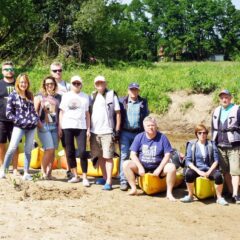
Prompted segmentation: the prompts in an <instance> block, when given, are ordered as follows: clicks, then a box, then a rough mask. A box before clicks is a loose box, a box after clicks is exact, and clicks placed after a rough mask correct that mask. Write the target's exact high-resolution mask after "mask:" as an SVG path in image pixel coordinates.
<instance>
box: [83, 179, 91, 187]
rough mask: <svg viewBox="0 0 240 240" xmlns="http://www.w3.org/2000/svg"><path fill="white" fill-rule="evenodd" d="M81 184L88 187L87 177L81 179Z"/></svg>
mask: <svg viewBox="0 0 240 240" xmlns="http://www.w3.org/2000/svg"><path fill="white" fill-rule="evenodd" d="M82 185H83V186H84V187H90V183H89V181H88V179H83V181H82Z"/></svg>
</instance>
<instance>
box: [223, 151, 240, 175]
mask: <svg viewBox="0 0 240 240" xmlns="http://www.w3.org/2000/svg"><path fill="white" fill-rule="evenodd" d="M218 150H219V157H220V159H219V165H220V169H221V170H222V172H223V173H228V172H230V174H231V175H232V176H240V147H237V148H231V149H221V148H218Z"/></svg>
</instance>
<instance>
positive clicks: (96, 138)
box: [90, 133, 115, 158]
mask: <svg viewBox="0 0 240 240" xmlns="http://www.w3.org/2000/svg"><path fill="white" fill-rule="evenodd" d="M90 147H91V154H92V156H93V157H103V158H113V157H114V150H115V149H114V142H113V137H112V134H94V133H91V137H90Z"/></svg>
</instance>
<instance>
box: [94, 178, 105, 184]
mask: <svg viewBox="0 0 240 240" xmlns="http://www.w3.org/2000/svg"><path fill="white" fill-rule="evenodd" d="M105 183H106V180H105V179H104V178H98V179H97V180H96V184H97V185H104V184H105Z"/></svg>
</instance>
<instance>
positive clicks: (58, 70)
mask: <svg viewBox="0 0 240 240" xmlns="http://www.w3.org/2000/svg"><path fill="white" fill-rule="evenodd" d="M52 71H53V72H54V73H56V72H62V69H54V70H52Z"/></svg>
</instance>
